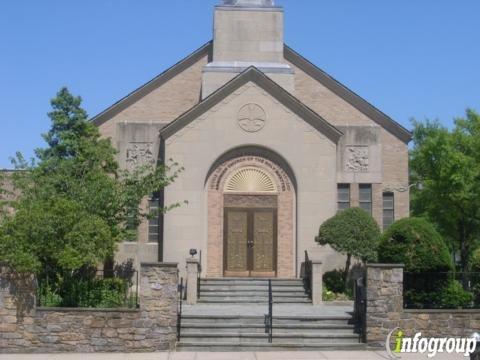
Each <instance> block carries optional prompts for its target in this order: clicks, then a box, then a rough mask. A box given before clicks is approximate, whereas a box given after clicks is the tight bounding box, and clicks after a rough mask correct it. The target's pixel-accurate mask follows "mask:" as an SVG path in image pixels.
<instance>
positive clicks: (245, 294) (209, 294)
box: [199, 278, 311, 304]
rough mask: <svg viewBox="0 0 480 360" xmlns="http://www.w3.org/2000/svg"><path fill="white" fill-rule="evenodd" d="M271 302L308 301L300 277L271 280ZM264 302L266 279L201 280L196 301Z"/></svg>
mask: <svg viewBox="0 0 480 360" xmlns="http://www.w3.org/2000/svg"><path fill="white" fill-rule="evenodd" d="M272 291H273V300H274V303H279V304H280V303H283V304H288V303H290V304H309V303H311V300H310V299H309V298H308V296H307V295H306V294H305V290H304V288H303V281H302V280H301V279H288V280H282V279H273V280H272ZM267 302H268V280H265V279H238V278H234V279H228V278H223V279H201V280H200V298H199V303H200V304H202V303H206V304H260V303H267Z"/></svg>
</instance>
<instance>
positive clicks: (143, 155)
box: [126, 142, 155, 170]
mask: <svg viewBox="0 0 480 360" xmlns="http://www.w3.org/2000/svg"><path fill="white" fill-rule="evenodd" d="M153 153H154V152H153V143H151V142H146V143H129V144H128V145H127V149H126V162H127V170H135V169H136V168H138V167H140V166H144V165H152V164H154V163H155V158H154V155H153Z"/></svg>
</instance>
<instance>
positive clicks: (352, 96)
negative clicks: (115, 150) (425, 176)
mask: <svg viewBox="0 0 480 360" xmlns="http://www.w3.org/2000/svg"><path fill="white" fill-rule="evenodd" d="M212 49H213V41H209V42H207V43H205V44H204V45H203V46H201V47H200V48H199V49H198V50H196V51H194V52H193V53H192V54H190V55H189V56H187V57H186V58H184V59H183V60H181V61H179V62H178V63H177V64H175V65H173V66H172V67H170V68H169V69H167V70H165V71H164V72H163V73H161V74H160V75H158V76H156V77H155V78H154V79H152V80H151V81H149V82H147V83H146V84H145V85H142V86H141V87H139V88H138V89H136V90H134V91H133V92H131V93H130V94H128V95H127V96H125V97H124V98H122V99H121V100H119V101H117V102H116V103H115V104H113V105H112V106H110V107H109V108H107V109H106V110H104V111H102V112H101V113H100V114H98V115H96V116H94V117H93V118H92V119H91V121H93V123H94V124H95V125H97V126H99V125H101V124H103V123H105V122H106V121H108V120H109V119H110V118H112V117H113V116H115V115H117V114H118V113H120V112H121V111H123V110H124V109H126V108H127V107H128V106H130V105H132V104H133V103H135V102H136V101H138V100H139V99H141V98H142V97H144V96H145V95H147V94H149V93H150V92H152V91H153V90H155V89H156V88H158V87H159V86H161V85H163V84H164V83H166V82H167V81H169V80H170V79H172V78H173V77H175V76H176V75H178V74H179V73H181V72H182V71H184V70H185V69H187V68H188V67H190V66H191V65H193V64H194V63H195V62H197V61H198V60H200V59H201V58H202V57H204V56H207V55H208V56H211V53H212ZM284 57H285V59H286V60H288V61H290V62H291V63H292V64H294V65H295V66H297V67H298V68H300V69H301V70H302V71H304V72H305V73H306V74H308V75H309V76H311V77H312V78H313V79H315V80H316V81H318V82H319V83H321V84H322V85H323V86H325V87H326V88H327V89H329V90H330V91H332V92H333V93H334V94H336V95H337V96H339V97H340V98H341V99H343V100H344V101H346V102H347V103H349V104H350V105H352V106H353V107H355V108H356V109H357V110H359V111H360V112H362V113H363V114H365V115H366V116H368V117H369V118H371V119H372V120H373V121H375V122H376V123H377V124H379V125H380V126H382V127H383V128H385V129H386V130H387V131H389V132H390V133H392V134H393V135H395V136H396V137H397V138H399V139H400V140H402V141H403V142H405V143H409V142H410V140H411V139H412V133H411V132H410V131H408V130H407V129H406V128H405V127H403V126H402V125H400V124H399V123H398V122H396V121H395V120H393V119H392V118H391V117H389V116H388V115H386V114H384V113H383V112H382V111H380V110H379V109H377V108H376V107H375V106H373V105H372V104H370V103H369V102H368V101H366V100H365V99H363V98H362V97H360V96H359V95H357V94H356V93H355V92H353V91H352V90H350V89H349V88H347V87H346V86H344V85H342V84H341V83H340V82H338V81H337V80H335V79H334V78H333V77H331V76H330V75H328V74H327V73H326V72H324V71H323V70H321V69H320V68H318V67H317V66H316V65H314V64H313V63H311V62H310V61H308V60H307V59H305V58H304V57H303V56H301V55H300V54H299V53H297V52H296V51H294V50H293V49H292V48H290V47H289V46H288V45H286V44H285V45H284ZM311 111H313V110H311Z"/></svg>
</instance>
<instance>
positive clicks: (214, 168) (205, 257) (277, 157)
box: [92, 0, 411, 278]
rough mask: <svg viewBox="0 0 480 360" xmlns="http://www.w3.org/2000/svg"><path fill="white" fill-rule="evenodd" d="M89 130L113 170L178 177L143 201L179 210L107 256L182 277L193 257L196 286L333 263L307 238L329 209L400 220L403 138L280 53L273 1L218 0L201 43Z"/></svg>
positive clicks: (336, 264)
mask: <svg viewBox="0 0 480 360" xmlns="http://www.w3.org/2000/svg"><path fill="white" fill-rule="evenodd" d="M206 26H208V24H206ZM319 51H320V49H319ZM323 56H325V57H326V56H328V54H323ZM92 121H93V122H94V123H95V124H96V125H97V126H98V127H99V129H100V131H101V133H102V135H103V136H104V137H108V138H111V140H112V143H113V144H114V145H115V146H116V147H117V149H118V151H119V154H118V160H119V163H120V166H121V167H122V168H124V169H133V168H135V167H136V166H138V165H141V164H145V163H163V162H165V163H167V164H168V162H169V161H170V159H171V160H172V161H174V162H177V163H179V164H180V165H181V166H182V167H183V168H184V170H183V172H181V174H180V175H179V177H178V178H177V179H176V181H175V182H174V183H173V184H171V185H169V186H168V187H166V188H165V189H163V190H162V191H160V192H159V193H158V194H152V196H151V198H149V199H148V206H149V207H150V208H151V209H157V208H158V207H162V206H168V205H170V204H175V203H182V205H181V206H180V207H178V208H175V209H173V210H171V211H169V212H167V213H166V214H165V215H160V216H159V217H158V218H154V219H150V220H147V221H145V222H144V223H142V224H141V225H140V227H139V229H138V232H137V234H138V236H137V240H136V241H128V242H124V243H122V244H121V245H120V246H119V249H118V254H117V260H118V261H123V260H125V259H129V258H133V259H135V261H136V263H137V264H138V263H140V262H157V261H160V262H175V263H179V264H180V266H179V267H180V269H185V261H186V258H187V257H189V253H190V250H191V249H196V250H197V252H198V253H200V252H201V264H202V277H214V278H215V277H217V278H218V277H268V278H274V277H277V278H296V277H298V276H299V273H300V267H301V263H302V262H303V259H304V257H305V251H307V252H308V254H309V256H310V258H314V259H316V260H321V261H322V262H323V264H324V270H325V271H328V270H331V269H335V268H340V267H343V266H344V258H343V257H342V256H341V255H340V254H337V253H336V252H335V251H333V250H332V249H330V248H329V247H325V246H320V245H318V244H317V243H316V242H315V236H316V235H318V230H319V227H320V225H321V224H322V223H323V222H324V221H325V220H327V219H329V218H330V217H332V216H334V215H335V214H336V213H337V212H338V211H339V210H342V209H345V208H348V207H361V208H363V209H364V210H366V211H367V212H369V213H371V214H372V216H373V217H374V218H375V219H376V221H377V222H378V224H379V226H380V227H381V228H386V227H388V226H389V225H390V224H391V223H392V222H393V221H394V220H397V219H400V218H402V217H406V216H408V214H409V184H408V179H409V177H408V143H409V141H410V139H411V133H410V132H409V131H408V130H406V129H405V128H404V127H402V126H401V125H400V124H399V123H397V122H395V121H394V120H393V119H391V118H390V117H388V116H387V115H385V114H384V113H383V112H381V111H380V110H378V109H377V108H375V107H374V106H373V105H371V104H369V103H368V102H367V101H365V100H364V99H362V98H361V97H360V96H359V95H357V94H355V93H354V92H353V91H351V90H349V89H348V88H346V87H345V86H344V85H342V84H340V83H339V82H338V81H336V80H335V79H334V78H332V77H331V76H330V75H328V74H326V73H325V72H324V71H322V70H321V69H319V68H318V67H317V66H316V65H314V64H313V63H311V62H310V61H308V60H307V59H305V58H304V57H302V55H300V54H298V53H297V52H296V51H295V50H294V49H293V48H291V47H290V46H288V45H286V44H285V43H284V9H283V8H282V7H280V6H277V5H276V4H275V3H274V0H222V1H221V3H220V4H219V5H217V6H216V7H215V9H214V33H213V40H212V41H209V42H208V43H206V44H204V45H203V46H201V47H200V48H199V49H198V50H196V51H194V52H193V53H191V54H190V55H188V56H187V57H186V58H184V59H183V60H181V61H180V62H178V63H177V64H176V65H174V66H172V67H171V68H169V69H167V70H166V71H164V72H163V73H161V74H160V75H159V76H157V77H156V78H154V79H153V80H151V81H150V82H148V83H147V84H145V85H143V86H142V87H140V88H139V89H137V90H135V91H133V92H132V93H131V94H129V95H128V96H126V97H125V98H123V99H121V100H120V101H118V102H117V103H116V104H114V105H112V106H111V107H109V108H108V109H106V110H105V111H103V112H102V113H100V114H99V115H97V116H96V117H94V118H93V119H92ZM184 201H186V202H187V203H185V204H183V203H184ZM146 206H147V204H146Z"/></svg>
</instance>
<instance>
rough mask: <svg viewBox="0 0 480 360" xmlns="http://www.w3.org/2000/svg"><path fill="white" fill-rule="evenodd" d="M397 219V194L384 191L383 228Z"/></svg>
mask: <svg viewBox="0 0 480 360" xmlns="http://www.w3.org/2000/svg"><path fill="white" fill-rule="evenodd" d="M394 221H395V195H394V194H393V193H392V192H385V193H383V230H386V229H387V228H388V227H389V226H390V225H392V224H393V222H394Z"/></svg>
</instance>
